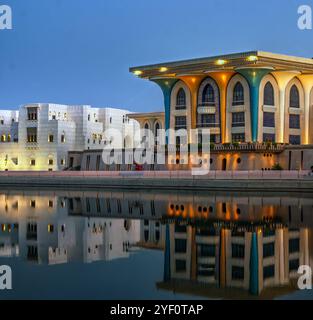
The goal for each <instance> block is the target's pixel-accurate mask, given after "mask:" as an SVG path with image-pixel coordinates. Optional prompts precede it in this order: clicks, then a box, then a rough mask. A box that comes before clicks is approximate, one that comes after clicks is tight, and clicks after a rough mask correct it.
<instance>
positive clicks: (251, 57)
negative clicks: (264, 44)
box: [247, 56, 258, 62]
mask: <svg viewBox="0 0 313 320" xmlns="http://www.w3.org/2000/svg"><path fill="white" fill-rule="evenodd" d="M247 60H248V61H250V62H254V61H258V57H257V56H249V57H248V58H247Z"/></svg>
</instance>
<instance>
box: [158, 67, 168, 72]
mask: <svg viewBox="0 0 313 320" xmlns="http://www.w3.org/2000/svg"><path fill="white" fill-rule="evenodd" d="M167 70H168V69H167V68H166V67H161V68H160V72H166V71H167Z"/></svg>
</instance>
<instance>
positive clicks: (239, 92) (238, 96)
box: [233, 82, 245, 106]
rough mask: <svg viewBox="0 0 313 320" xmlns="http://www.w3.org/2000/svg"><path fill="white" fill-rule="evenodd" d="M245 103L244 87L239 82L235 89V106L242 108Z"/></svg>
mask: <svg viewBox="0 0 313 320" xmlns="http://www.w3.org/2000/svg"><path fill="white" fill-rule="evenodd" d="M244 103H245V96H244V90H243V86H242V84H241V83H240V82H237V83H236V85H235V88H234V95H233V106H240V105H243V104H244Z"/></svg>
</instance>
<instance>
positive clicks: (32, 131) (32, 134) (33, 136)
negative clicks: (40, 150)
mask: <svg viewBox="0 0 313 320" xmlns="http://www.w3.org/2000/svg"><path fill="white" fill-rule="evenodd" d="M27 142H37V128H27Z"/></svg>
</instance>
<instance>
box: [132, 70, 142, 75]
mask: <svg viewBox="0 0 313 320" xmlns="http://www.w3.org/2000/svg"><path fill="white" fill-rule="evenodd" d="M141 74H142V71H140V70H135V71H134V75H135V76H140V75H141Z"/></svg>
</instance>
